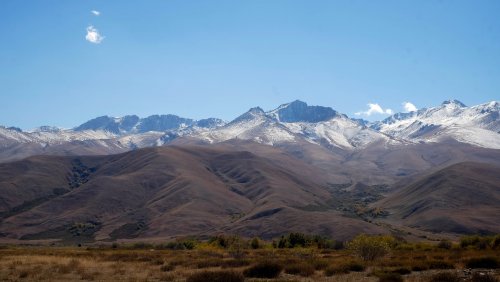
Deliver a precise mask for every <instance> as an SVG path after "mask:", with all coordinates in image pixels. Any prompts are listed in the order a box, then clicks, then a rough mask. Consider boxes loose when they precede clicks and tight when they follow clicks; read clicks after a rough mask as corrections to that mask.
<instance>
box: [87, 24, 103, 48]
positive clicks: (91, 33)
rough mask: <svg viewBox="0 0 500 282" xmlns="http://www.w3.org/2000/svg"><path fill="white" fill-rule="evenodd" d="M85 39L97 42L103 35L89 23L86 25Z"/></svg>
mask: <svg viewBox="0 0 500 282" xmlns="http://www.w3.org/2000/svg"><path fill="white" fill-rule="evenodd" d="M85 40H87V41H88V42H90V43H94V44H99V43H101V42H102V41H103V40H104V36H102V35H101V34H100V33H99V31H98V30H97V28H95V27H93V26H91V25H89V26H88V27H87V35H86V36H85Z"/></svg>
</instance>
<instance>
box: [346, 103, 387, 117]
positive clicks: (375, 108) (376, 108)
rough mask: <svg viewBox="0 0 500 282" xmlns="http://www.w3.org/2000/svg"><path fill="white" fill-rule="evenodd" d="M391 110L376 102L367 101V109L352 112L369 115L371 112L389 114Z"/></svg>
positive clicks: (358, 114)
mask: <svg viewBox="0 0 500 282" xmlns="http://www.w3.org/2000/svg"><path fill="white" fill-rule="evenodd" d="M392 113H393V111H392V110H391V109H384V108H382V106H380V105H379V104H378V103H368V110H367V111H364V112H357V113H354V114H355V115H357V116H371V115H373V114H386V115H391V114H392Z"/></svg>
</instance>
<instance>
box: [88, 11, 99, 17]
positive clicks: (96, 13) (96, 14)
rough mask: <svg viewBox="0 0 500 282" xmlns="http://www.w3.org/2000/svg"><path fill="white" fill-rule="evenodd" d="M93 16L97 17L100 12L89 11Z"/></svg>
mask: <svg viewBox="0 0 500 282" xmlns="http://www.w3.org/2000/svg"><path fill="white" fill-rule="evenodd" d="M90 12H91V13H92V14H93V15H94V16H99V15H100V14H101V12H99V11H97V10H92V11H90Z"/></svg>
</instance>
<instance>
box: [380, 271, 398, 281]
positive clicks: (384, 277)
mask: <svg viewBox="0 0 500 282" xmlns="http://www.w3.org/2000/svg"><path fill="white" fill-rule="evenodd" d="M378 281H379V282H403V277H402V276H401V274H399V273H392V272H389V273H381V274H379V276H378Z"/></svg>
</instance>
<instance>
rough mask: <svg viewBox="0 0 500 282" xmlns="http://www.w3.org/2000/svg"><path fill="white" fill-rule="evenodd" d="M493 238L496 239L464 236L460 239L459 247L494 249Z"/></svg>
mask: <svg viewBox="0 0 500 282" xmlns="http://www.w3.org/2000/svg"><path fill="white" fill-rule="evenodd" d="M495 238H496V237H491V236H490V237H484V236H478V235H472V236H464V237H462V238H460V247H462V248H467V247H475V248H476V249H479V250H484V249H487V248H488V247H490V246H491V247H493V248H494V247H495V246H494V244H495Z"/></svg>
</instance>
